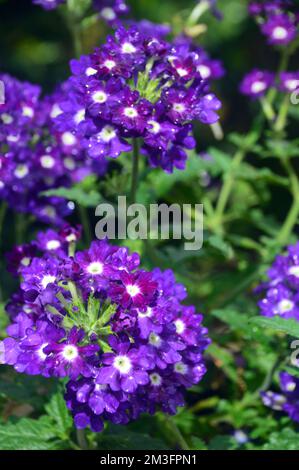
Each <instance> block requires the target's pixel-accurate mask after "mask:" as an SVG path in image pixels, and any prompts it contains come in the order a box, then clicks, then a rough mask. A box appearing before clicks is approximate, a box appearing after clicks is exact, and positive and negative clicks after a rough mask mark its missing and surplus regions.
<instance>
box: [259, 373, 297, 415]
mask: <svg viewBox="0 0 299 470" xmlns="http://www.w3.org/2000/svg"><path fill="white" fill-rule="evenodd" d="M279 381H280V389H281V393H280V394H279V393H274V392H272V391H267V392H262V393H261V396H262V400H263V403H264V405H266V406H269V407H270V408H272V409H273V410H276V411H284V412H285V413H287V414H288V415H289V417H290V418H291V419H292V420H293V421H295V422H299V380H298V378H296V377H293V376H292V375H290V374H288V373H287V372H281V373H280V375H279Z"/></svg>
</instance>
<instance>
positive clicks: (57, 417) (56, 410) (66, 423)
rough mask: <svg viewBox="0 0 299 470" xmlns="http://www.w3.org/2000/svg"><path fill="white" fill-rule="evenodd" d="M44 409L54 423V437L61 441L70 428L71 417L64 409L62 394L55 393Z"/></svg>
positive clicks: (67, 434)
mask: <svg viewBox="0 0 299 470" xmlns="http://www.w3.org/2000/svg"><path fill="white" fill-rule="evenodd" d="M45 409H46V412H47V413H48V415H49V417H51V418H52V420H53V422H54V423H55V431H56V435H57V436H60V437H61V438H62V439H65V438H67V437H68V436H69V433H70V430H71V428H72V417H71V415H70V413H69V411H68V409H67V407H66V404H65V401H64V399H63V396H62V394H61V393H56V394H55V395H53V397H52V398H51V401H50V402H49V403H48V404H47V405H46V406H45Z"/></svg>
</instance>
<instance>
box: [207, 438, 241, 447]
mask: <svg viewBox="0 0 299 470" xmlns="http://www.w3.org/2000/svg"><path fill="white" fill-rule="evenodd" d="M237 447H238V445H237V442H236V441H235V439H234V438H233V437H232V436H225V435H223V436H215V437H213V439H212V440H211V441H210V443H209V450H233V449H236V448H237Z"/></svg>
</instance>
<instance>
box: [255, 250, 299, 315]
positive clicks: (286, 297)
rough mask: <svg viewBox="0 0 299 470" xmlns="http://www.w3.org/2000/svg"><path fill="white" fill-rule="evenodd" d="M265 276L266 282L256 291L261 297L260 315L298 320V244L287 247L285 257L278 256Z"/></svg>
mask: <svg viewBox="0 0 299 470" xmlns="http://www.w3.org/2000/svg"><path fill="white" fill-rule="evenodd" d="M267 275H268V281H267V282H265V283H263V284H262V285H261V286H259V288H258V289H257V292H258V293H261V294H262V295H263V298H262V299H261V300H260V301H259V307H260V310H261V314H262V315H265V316H266V317H273V316H275V315H279V316H281V317H283V318H295V319H296V320H299V289H298V288H299V243H297V244H296V245H293V246H289V247H288V251H287V254H286V255H278V256H277V257H276V259H275V261H274V263H273V265H272V266H271V268H270V269H269V270H268V271H267Z"/></svg>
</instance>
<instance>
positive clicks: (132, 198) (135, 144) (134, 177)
mask: <svg viewBox="0 0 299 470" xmlns="http://www.w3.org/2000/svg"><path fill="white" fill-rule="evenodd" d="M132 157H133V166H132V180H131V196H130V202H131V204H135V202H136V193H137V187H138V177H139V142H138V139H133V155H132Z"/></svg>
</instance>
